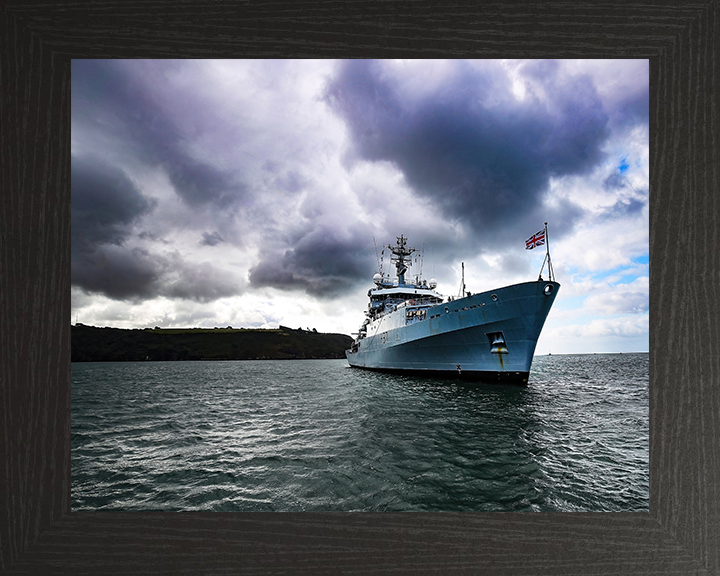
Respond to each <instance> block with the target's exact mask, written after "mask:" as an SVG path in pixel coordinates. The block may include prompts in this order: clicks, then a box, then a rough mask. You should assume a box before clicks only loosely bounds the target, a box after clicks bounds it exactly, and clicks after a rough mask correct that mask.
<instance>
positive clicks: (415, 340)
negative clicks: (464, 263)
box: [346, 229, 560, 384]
mask: <svg viewBox="0 0 720 576" xmlns="http://www.w3.org/2000/svg"><path fill="white" fill-rule="evenodd" d="M546 232H547V229H546V230H545V234H546ZM386 248H388V249H389V250H390V252H391V253H392V262H393V263H394V264H395V269H396V272H397V279H396V280H392V279H390V278H389V277H386V276H383V275H382V274H381V273H377V274H375V276H374V277H373V281H374V283H375V287H374V288H371V289H370V290H369V291H368V297H369V300H370V302H369V303H368V309H367V311H366V313H365V315H366V318H365V320H364V322H363V324H362V326H361V327H360V329H359V331H358V333H357V337H356V338H355V340H354V342H353V345H352V347H351V348H350V349H349V350H347V351H346V356H347V359H348V362H349V363H350V365H351V366H353V367H357V368H367V369H371V370H380V371H385V372H399V373H417V374H422V375H426V376H455V377H461V378H469V379H475V380H484V381H502V382H505V381H507V382H517V383H521V384H525V383H527V381H528V375H529V372H530V365H531V363H532V357H533V353H534V351H535V346H536V344H537V339H538V337H539V336H540V331H541V329H542V327H543V324H544V322H545V318H546V317H547V315H548V312H549V311H550V308H551V306H552V303H553V302H554V300H555V297H556V295H557V291H558V289H559V287H560V285H559V284H558V283H557V282H555V281H554V277H553V272H552V265H551V263H550V258H549V254H550V253H549V249H548V252H547V255H546V261H547V263H548V275H549V279H548V280H543V278H542V269H541V272H540V276H539V278H538V280H537V281H533V282H524V283H521V284H514V285H511V286H504V287H500V288H497V289H494V290H489V291H486V292H481V293H479V294H471V293H470V292H467V291H466V290H465V284H464V277H463V283H462V285H461V294H460V296H459V297H457V298H453V297H447V298H446V297H445V296H443V295H442V294H439V293H438V292H436V291H435V288H436V287H437V282H436V281H435V279H432V278H431V279H430V281H429V282H428V281H426V280H424V279H422V275H421V274H419V275H416V276H415V278H414V280H413V281H407V279H406V273H407V272H408V265H409V263H410V262H411V258H412V254H413V253H414V252H415V251H416V250H415V249H414V248H411V247H409V246H408V245H407V239H406V238H405V237H404V235H401V236H400V237H398V238H397V243H396V244H395V245H388V246H386ZM544 266H545V262H543V268H544Z"/></svg>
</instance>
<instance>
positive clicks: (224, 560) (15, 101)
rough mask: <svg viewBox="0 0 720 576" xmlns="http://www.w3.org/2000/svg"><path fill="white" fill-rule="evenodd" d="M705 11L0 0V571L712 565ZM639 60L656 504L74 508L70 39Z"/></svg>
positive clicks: (630, 570)
mask: <svg viewBox="0 0 720 576" xmlns="http://www.w3.org/2000/svg"><path fill="white" fill-rule="evenodd" d="M719 46H720V17H719V15H718V0H713V1H703V2H689V3H678V2H664V1H640V2H618V1H609V2H602V3H601V2H592V3H579V2H561V1H550V2H543V3H517V4H515V3H511V4H507V5H505V4H502V3H488V4H484V3H483V4H481V3H476V2H451V3H447V4H444V5H442V8H438V7H436V6H435V5H434V4H431V3H429V2H427V1H424V0H423V1H401V2H382V3H369V2H364V1H360V0H354V1H327V2H312V1H308V0H299V1H297V2H253V1H246V2H229V1H219V0H210V1H208V2H205V3H197V2H195V1H193V2H189V1H186V0H180V1H177V0H174V1H172V2H167V1H158V0H150V1H149V2H132V1H130V2H123V3H120V2H114V1H113V2H111V1H105V0H99V1H94V2H74V3H73V2H65V3H62V4H60V5H56V4H54V3H42V2H41V3H28V5H25V4H24V3H21V2H19V1H15V0H13V1H11V2H5V3H4V4H2V5H1V6H0V75H1V77H0V81H1V83H2V92H1V95H0V110H1V114H2V116H1V118H2V120H1V121H2V126H1V130H0V202H1V205H2V210H1V212H0V334H1V335H2V340H1V344H2V346H0V571H1V572H3V573H8V574H128V573H135V574H298V573H304V574H383V573H399V574H435V573H442V574H538V575H544V574H548V575H550V574H552V575H563V574H641V575H643V574H668V575H676V574H677V575H679V574H682V575H686V574H697V575H711V574H720V544H719V543H720V382H719V380H720V338H719V336H720V335H719V326H720V321H719V320H718V319H719V318H720V305H719V304H718V301H720V294H718V291H719V289H718V285H719V282H718V280H720V265H719V264H720V262H719V260H720V252H719V251H718V226H717V223H716V218H717V216H718V214H719V213H720V211H719V209H720V205H719V203H720V201H719V200H718V194H719V193H720V141H719V139H720V136H719V134H720V122H719V118H718V115H719V111H720V100H719V98H718V93H719V91H720V85H719V83H720V62H719V61H718V50H719ZM149 56H154V57H168V56H172V57H203V58H204V57H241V56H253V57H256V56H263V57H280V56H283V57H286V56H290V57H323V58H324V57H338V56H362V57H371V56H372V57H397V56H406V57H436V56H446V57H459V56H471V57H478V58H485V57H527V56H532V57H545V56H549V57H562V58H564V57H596V58H607V57H621V58H626V57H635V58H649V59H650V60H651V171H650V174H651V194H650V195H651V200H650V252H651V256H650V260H651V266H650V269H651V272H650V274H651V276H650V286H651V288H650V315H651V337H650V360H651V387H650V421H651V428H650V470H651V472H650V512H649V513H647V514H639V513H635V514H630V513H627V514H622V513H620V514H616V513H604V514H595V513H593V514H547V513H542V514H500V513H495V514H441V513H432V514H430V513H428V514H415V513H413V514H410V513H407V514H257V513H253V514H249V513H248V514H225V513H214V514H207V513H203V514H200V513H143V514H140V513H99V512H98V513H70V510H69V506H70V459H69V453H70V439H69V438H70V376H69V362H70V341H69V334H70V329H69V327H70V322H71V319H70V299H69V292H70V186H69V180H70V173H69V170H70V168H69V164H70V163H69V154H70V122H69V95H70V64H69V62H70V59H71V58H83V57H101V58H102V57H131V58H137V57H149Z"/></svg>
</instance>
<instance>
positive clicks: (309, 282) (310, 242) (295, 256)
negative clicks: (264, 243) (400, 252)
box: [249, 226, 375, 296]
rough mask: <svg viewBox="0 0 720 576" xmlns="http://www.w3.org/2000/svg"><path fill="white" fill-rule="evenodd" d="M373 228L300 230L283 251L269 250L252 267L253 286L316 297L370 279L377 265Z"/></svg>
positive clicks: (337, 292)
mask: <svg viewBox="0 0 720 576" xmlns="http://www.w3.org/2000/svg"><path fill="white" fill-rule="evenodd" d="M370 242H372V231H370V230H369V229H361V228H360V227H353V228H351V229H350V230H343V231H342V232H340V231H333V230H332V229H330V228H328V227H322V226H320V227H317V228H315V229H312V230H308V231H307V232H305V233H301V234H300V235H299V237H298V238H297V239H296V240H295V241H294V242H293V243H292V246H291V247H288V248H287V249H285V250H284V251H274V252H267V253H265V254H263V255H262V256H263V259H262V261H261V262H260V263H259V264H258V265H257V266H255V267H253V268H252V269H251V270H250V274H249V278H250V283H251V285H253V286H258V287H259V286H271V287H274V288H280V289H283V290H295V289H299V290H303V291H305V292H307V293H308V294H311V295H314V296H338V295H339V294H342V293H343V292H347V291H350V290H352V289H353V288H355V287H356V283H357V282H359V281H360V282H367V280H368V273H370V275H372V270H373V268H374V267H375V264H374V260H373V256H372V252H371V250H372V246H371V245H370V244H369V243H370Z"/></svg>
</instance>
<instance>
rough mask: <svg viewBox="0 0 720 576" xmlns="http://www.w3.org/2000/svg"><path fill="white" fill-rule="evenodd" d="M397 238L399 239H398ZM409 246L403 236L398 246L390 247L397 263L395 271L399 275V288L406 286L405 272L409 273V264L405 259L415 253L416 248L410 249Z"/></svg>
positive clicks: (399, 239) (398, 241) (393, 258)
mask: <svg viewBox="0 0 720 576" xmlns="http://www.w3.org/2000/svg"><path fill="white" fill-rule="evenodd" d="M396 238H397V237H396ZM406 244H407V238H405V237H404V236H403V235H402V234H400V237H399V238H398V239H397V246H392V245H388V246H387V247H388V248H389V249H390V252H392V253H393V256H392V260H393V261H394V262H395V269H396V270H397V275H398V286H404V285H405V272H407V269H408V267H407V264H406V263H405V258H407V257H409V256H411V255H412V253H413V252H415V248H410V247H409V246H407V245H406Z"/></svg>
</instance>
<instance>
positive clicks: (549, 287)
mask: <svg viewBox="0 0 720 576" xmlns="http://www.w3.org/2000/svg"><path fill="white" fill-rule="evenodd" d="M553 290H555V286H553V285H552V284H548V285H547V286H545V290H543V292H545V296H550V294H552V293H553Z"/></svg>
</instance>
